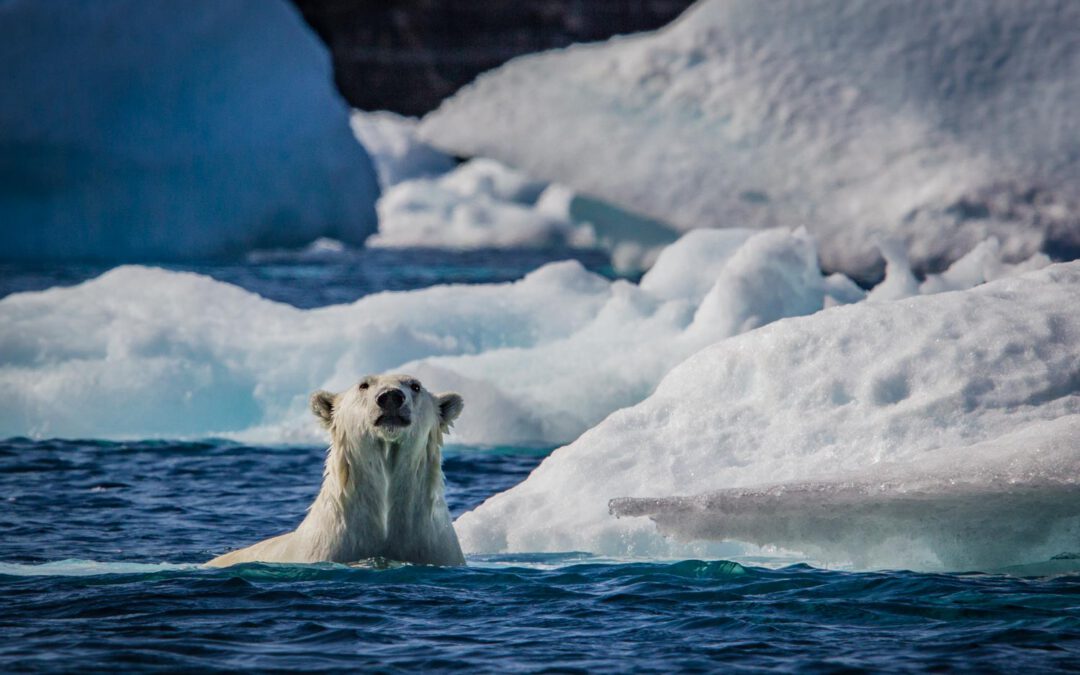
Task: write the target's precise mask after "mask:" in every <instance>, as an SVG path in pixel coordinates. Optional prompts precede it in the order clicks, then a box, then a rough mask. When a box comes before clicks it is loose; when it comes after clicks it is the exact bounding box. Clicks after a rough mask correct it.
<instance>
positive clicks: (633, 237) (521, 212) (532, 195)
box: [354, 118, 678, 272]
mask: <svg viewBox="0 0 1080 675" xmlns="http://www.w3.org/2000/svg"><path fill="white" fill-rule="evenodd" d="M355 119H356V118H354V120H355ZM358 135H359V132H358ZM369 135H370V134H369ZM365 144H366V145H367V147H368V148H369V150H370V149H371V148H372V147H376V148H381V147H382V146H380V145H379V143H378V142H376V143H371V142H367V141H365ZM374 152H375V158H376V164H377V165H379V166H380V167H382V166H383V164H385V163H386V161H387V160H386V159H385V157H386V155H387V154H388V153H386V152H384V151H383V150H382V149H379V150H376V151H374ZM380 153H382V154H380ZM390 154H392V153H390ZM394 161H396V160H394ZM424 167H425V168H424V169H423V171H424V172H427V170H428V169H431V171H430V173H435V168H434V166H433V165H431V164H425V165H424ZM413 170H414V169H409V171H413ZM409 171H405V170H401V169H396V168H395V169H384V168H380V175H382V173H386V172H389V173H390V174H393V179H396V178H402V177H404V176H405V175H406V174H407V173H408V172H409ZM415 171H417V172H421V169H419V168H417V169H415ZM393 179H387V180H384V186H386V187H387V189H386V191H385V192H384V194H383V196H382V197H380V198H379V201H378V204H377V207H376V208H377V209H378V213H379V232H378V233H377V234H375V235H372V236H371V237H370V238H369V239H368V242H367V243H368V245H369V246H381V247H423V248H447V249H480V248H545V247H552V246H568V247H572V248H599V249H603V250H606V251H607V252H608V253H609V254H610V255H611V259H612V264H613V265H614V267H615V268H616V269H617V270H620V271H626V272H638V271H641V270H645V269H648V268H649V267H651V266H652V263H653V262H654V261H655V259H656V256H657V255H658V254H659V252H660V251H661V250H663V248H664V247H665V246H666V245H668V244H670V243H672V242H673V241H675V240H676V239H677V238H678V234H677V233H676V232H674V231H673V230H671V229H670V228H668V227H667V226H666V225H664V224H663V223H659V222H657V221H655V220H650V219H648V218H644V217H642V216H640V215H637V214H634V213H630V212H628V211H625V210H623V209H620V208H618V207H616V206H613V205H611V204H607V203H605V202H602V201H600V200H597V199H594V198H591V197H588V196H586V195H579V194H577V193H575V192H574V191H573V190H570V189H569V188H567V187H566V186H564V185H560V184H558V183H551V184H548V183H544V182H542V181H536V180H533V179H531V178H529V177H528V176H526V175H525V174H523V173H521V172H520V171H516V170H514V169H511V168H509V167H507V166H504V165H502V164H500V163H499V162H496V161H494V160H491V159H483V158H478V159H473V160H470V161H468V162H465V163H463V164H461V165H459V166H457V167H456V168H454V169H453V170H451V171H447V172H445V173H442V174H437V175H430V176H428V177H421V178H410V179H408V180H401V181H400V182H395V183H393V184H388V183H389V181H391V180H393Z"/></svg>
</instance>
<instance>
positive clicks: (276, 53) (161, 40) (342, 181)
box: [0, 0, 378, 260]
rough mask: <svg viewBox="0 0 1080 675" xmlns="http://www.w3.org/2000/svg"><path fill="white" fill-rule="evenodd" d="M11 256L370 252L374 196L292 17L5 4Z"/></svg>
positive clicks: (2, 174) (313, 46)
mask: <svg viewBox="0 0 1080 675" xmlns="http://www.w3.org/2000/svg"><path fill="white" fill-rule="evenodd" d="M0 60H2V61H3V63H4V71H3V74H2V75H0V91H3V92H4V95H5V104H4V105H3V106H2V107H0V222H2V223H3V224H2V225H0V256H2V257H4V258H8V259H13V258H23V259H26V258H98V259H110V260H131V259H141V260H145V259H178V258H191V257H211V256H220V255H232V254H237V253H242V252H244V251H248V250H251V249H253V248H256V247H274V246H298V245H301V244H304V243H306V242H309V241H312V240H314V239H316V238H318V237H320V236H329V237H333V238H336V239H340V240H343V241H346V242H349V243H354V244H360V243H362V242H363V240H364V238H365V237H366V236H367V235H368V234H369V233H370V232H371V231H372V230H373V229H374V225H375V211H374V204H375V199H376V197H377V196H378V186H377V183H376V179H375V173H374V171H373V169H372V166H371V162H370V160H369V158H368V157H367V155H366V153H365V152H364V149H363V148H362V147H361V146H360V145H359V144H358V143H357V142H356V140H355V139H354V138H353V136H352V135H351V133H350V131H349V124H348V109H347V108H346V106H345V105H344V103H343V101H341V99H340V98H339V96H338V94H337V93H336V91H335V90H334V88H333V84H332V80H331V70H330V59H329V56H328V54H327V52H326V50H325V48H324V47H323V45H322V44H321V43H320V42H319V40H318V39H317V38H316V36H315V35H314V34H313V33H312V32H311V31H310V30H309V29H308V28H307V26H306V25H305V24H304V22H303V20H302V19H301V17H300V15H299V14H298V13H297V11H296V10H295V9H294V8H293V7H292V6H290V5H289V4H288V3H286V2H284V1H282V0H271V1H265V0H233V1H230V2H215V1H213V0H198V1H197V2H192V3H147V2H141V1H139V0H113V1H112V2H108V3H102V2H97V1H95V0H76V1H73V2H64V3H53V2H36V1H33V0H9V1H8V2H3V3H0Z"/></svg>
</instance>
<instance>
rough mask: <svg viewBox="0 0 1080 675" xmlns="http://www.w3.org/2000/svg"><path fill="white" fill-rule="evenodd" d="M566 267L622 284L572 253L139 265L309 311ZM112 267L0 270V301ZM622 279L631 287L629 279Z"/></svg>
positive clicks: (372, 253)
mask: <svg viewBox="0 0 1080 675" xmlns="http://www.w3.org/2000/svg"><path fill="white" fill-rule="evenodd" d="M570 259H573V260H577V261H579V262H581V264H582V265H584V266H585V267H586V268H587V269H589V270H592V271H593V272H596V273H598V274H602V275H604V276H607V277H611V278H614V277H615V276H626V275H617V274H616V272H615V270H614V269H613V268H612V266H611V262H610V260H609V258H608V256H607V255H606V254H605V253H603V252H601V251H595V250H587V249H572V248H566V249H561V248H560V249H513V250H493V249H481V250H475V251H447V250H443V249H415V248H412V249H392V248H390V249H387V248H383V249H380V248H359V249H357V248H347V247H341V245H340V244H336V245H335V243H330V244H329V245H323V246H321V247H309V248H307V249H302V250H295V251H290V250H282V251H259V252H254V253H251V254H249V255H248V256H247V257H245V258H242V259H235V260H213V261H204V262H188V263H152V262H147V263H144V264H156V266H158V267H164V268H166V269H170V270H177V271H184V272H197V273H199V274H205V275H207V276H209V277H213V278H214V279H217V280H218V281H224V282H226V283H230V284H233V285H235V286H240V287H241V288H244V289H246V290H249V291H252V292H254V293H258V294H259V295H261V296H263V297H264V298H269V299H270V300H276V301H278V302H285V303H288V304H290V305H293V306H294V307H300V308H301V309H310V308H312V307H322V306H324V305H335V304H341V303H346V302H353V301H354V300H357V299H358V298H361V297H363V296H365V295H368V294H370V293H378V292H380V291H410V290H413V289H416V288H425V287H427V286H433V285H435V284H485V283H499V282H504V281H514V280H516V279H520V278H521V277H523V276H525V275H526V274H527V273H529V272H531V271H532V270H534V269H536V268H537V267H540V266H541V265H544V264H545V263H548V262H552V261H556V260H570ZM112 267H113V265H111V264H109V263H104V262H93V261H90V262H48V261H42V262H0V298H3V297H4V296H7V295H10V294H11V293H19V292H23V291H40V290H44V289H46V288H51V287H53V286H71V285H73V284H77V283H80V282H83V281H86V280H87V279H91V278H93V277H96V276H98V275H100V274H102V273H103V272H106V271H108V270H109V269H110V268H112ZM637 276H640V275H637ZM630 278H633V279H634V280H636V276H634V275H631V277H630Z"/></svg>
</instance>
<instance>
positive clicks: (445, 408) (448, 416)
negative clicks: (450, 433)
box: [435, 392, 465, 431]
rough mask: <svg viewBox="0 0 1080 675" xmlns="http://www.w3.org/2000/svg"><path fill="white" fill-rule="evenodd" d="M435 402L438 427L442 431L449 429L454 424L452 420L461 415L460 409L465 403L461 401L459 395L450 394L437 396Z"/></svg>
mask: <svg viewBox="0 0 1080 675" xmlns="http://www.w3.org/2000/svg"><path fill="white" fill-rule="evenodd" d="M435 402H436V403H437V404H438V406H439V426H441V427H442V429H443V431H447V430H449V429H450V425H451V424H453V423H454V420H456V419H457V418H458V415H460V414H461V409H462V408H464V407H465V401H463V400H462V398H461V394H455V393H453V392H450V393H448V394H439V395H438V396H437V397H436V398H435Z"/></svg>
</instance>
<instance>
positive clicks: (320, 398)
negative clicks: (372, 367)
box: [311, 375, 464, 447]
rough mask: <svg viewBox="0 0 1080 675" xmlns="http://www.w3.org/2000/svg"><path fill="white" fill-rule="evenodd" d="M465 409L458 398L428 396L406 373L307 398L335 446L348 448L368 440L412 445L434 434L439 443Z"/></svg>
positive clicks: (376, 377) (372, 378)
mask: <svg viewBox="0 0 1080 675" xmlns="http://www.w3.org/2000/svg"><path fill="white" fill-rule="evenodd" d="M463 405H464V403H463V401H462V399H461V396H460V395H458V394H455V393H447V394H438V395H436V394H432V393H431V392H429V391H428V390H427V389H425V388H424V385H422V384H421V383H420V381H419V380H417V379H416V378H415V377H412V376H410V375H369V376H367V377H365V378H364V379H362V380H360V382H359V383H358V384H356V385H354V386H352V387H349V388H348V389H346V390H345V391H343V392H341V393H340V394H332V393H330V392H328V391H317V392H315V393H314V394H312V395H311V410H312V412H314V413H315V416H316V417H318V418H319V420H320V421H321V422H322V424H323V426H325V427H326V428H327V429H329V430H330V434H331V437H332V438H333V439H334V442H335V443H347V444H348V445H349V446H352V447H356V446H357V445H358V444H359V443H360V442H361V441H362V440H363V439H366V438H376V439H379V440H383V441H387V442H390V443H395V444H403V445H412V444H413V443H412V441H420V440H424V441H427V440H428V439H429V438H431V437H432V436H433V435H436V436H437V437H438V440H440V441H441V439H442V434H444V433H446V431H448V430H449V429H450V426H451V424H453V422H454V420H455V419H457V417H458V415H460V414H461V409H462V407H463Z"/></svg>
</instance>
